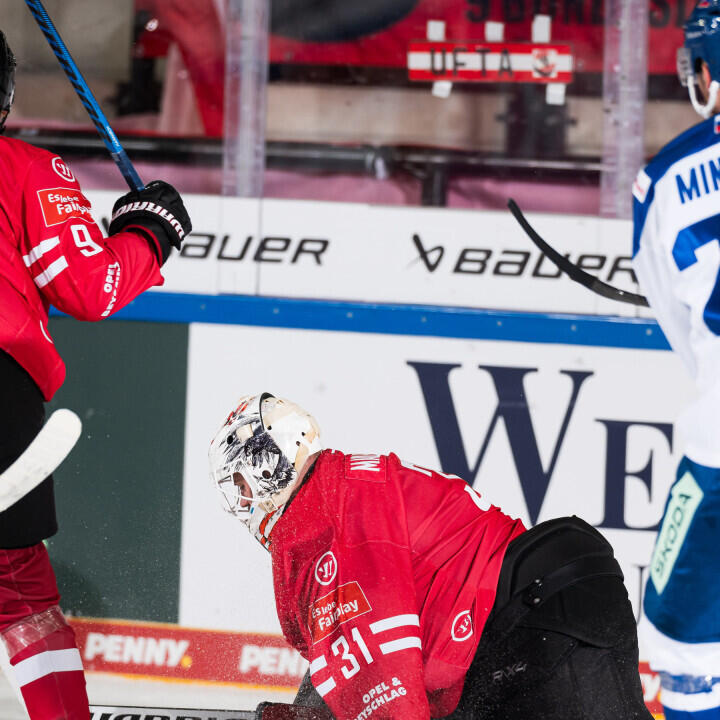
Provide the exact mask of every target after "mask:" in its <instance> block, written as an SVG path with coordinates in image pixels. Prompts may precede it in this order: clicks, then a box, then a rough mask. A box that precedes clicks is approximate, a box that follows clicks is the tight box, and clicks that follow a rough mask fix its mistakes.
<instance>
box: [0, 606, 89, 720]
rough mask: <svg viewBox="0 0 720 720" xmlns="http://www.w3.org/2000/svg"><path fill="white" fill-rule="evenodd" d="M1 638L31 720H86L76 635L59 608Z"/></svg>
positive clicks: (14, 627)
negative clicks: (5, 646)
mask: <svg viewBox="0 0 720 720" xmlns="http://www.w3.org/2000/svg"><path fill="white" fill-rule="evenodd" d="M3 637H4V640H5V644H6V645H7V648H8V655H9V656H10V664H11V665H12V666H13V670H14V673H15V679H16V681H17V683H18V685H19V686H20V691H21V692H22V696H23V699H24V700H25V705H26V707H27V710H28V713H29V714H30V718H31V720H89V717H90V711H89V709H88V698H87V692H86V690H85V675H84V673H83V666H82V660H81V659H80V653H79V651H78V649H77V645H76V644H75V633H74V632H73V629H72V628H71V627H70V626H69V625H68V624H67V622H66V621H65V618H64V616H63V614H62V612H61V610H60V608H59V607H57V606H54V607H51V608H49V609H48V610H46V611H45V612H43V613H38V614H36V615H31V616H30V617H28V618H25V619H24V620H21V621H20V622H17V623H15V624H14V625H11V626H10V627H9V628H8V629H7V630H6V631H5V632H4V633H3Z"/></svg>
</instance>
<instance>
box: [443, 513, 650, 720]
mask: <svg viewBox="0 0 720 720" xmlns="http://www.w3.org/2000/svg"><path fill="white" fill-rule="evenodd" d="M449 717H450V718H452V720H470V719H472V720H526V719H527V718H533V717H535V718H543V720H591V719H592V720H631V719H635V718H643V719H645V720H651V718H652V715H651V714H650V712H649V711H648V710H647V707H646V706H645V703H644V700H643V695H642V687H641V684H640V676H639V672H638V646H637V630H636V623H635V618H634V615H633V612H632V607H631V605H630V601H629V599H628V595H627V591H626V589H625V585H624V583H623V578H622V574H621V572H620V568H619V566H618V564H617V561H616V560H615V559H614V557H613V553H612V547H611V546H610V545H609V543H608V542H607V541H606V540H605V539H604V538H603V537H602V535H601V534H600V533H599V532H597V530H595V529H594V528H593V527H591V526H590V525H588V524H587V523H585V522H584V521H582V520H580V519H579V518H576V517H571V518H559V519H557V520H551V521H548V522H544V523H541V524H539V525H537V526H536V527H534V528H532V529H531V530H529V531H528V532H526V533H523V534H522V535H521V536H519V537H518V538H516V539H515V540H514V541H513V542H512V543H511V544H510V546H509V547H508V550H507V553H506V555H505V559H504V560H503V567H502V572H501V575H500V581H499V584H498V595H497V598H496V600H495V604H494V606H493V610H492V613H491V615H490V617H489V618H488V622H487V624H486V626H485V629H484V631H483V635H482V637H481V639H480V644H479V646H478V649H477V652H476V654H475V659H474V661H473V664H472V665H471V666H470V669H469V671H468V673H467V675H466V678H465V686H464V689H463V695H462V698H461V700H460V704H459V705H458V708H457V709H456V710H455V712H454V713H453V714H452V715H450V716H449Z"/></svg>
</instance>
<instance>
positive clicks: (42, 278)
mask: <svg viewBox="0 0 720 720" xmlns="http://www.w3.org/2000/svg"><path fill="white" fill-rule="evenodd" d="M67 266H68V261H67V260H66V259H65V256H64V255H61V256H60V257H59V258H58V259H57V260H54V261H53V262H51V263H50V265H48V267H47V270H44V271H43V272H41V273H40V274H39V275H36V276H35V277H34V278H33V281H34V282H35V284H36V285H37V286H38V287H39V288H44V287H45V286H46V285H47V284H48V283H49V282H51V281H52V280H54V279H55V278H56V277H57V276H58V275H59V274H60V273H61V272H62V271H63V270H65V268H67Z"/></svg>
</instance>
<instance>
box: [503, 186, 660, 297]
mask: <svg viewBox="0 0 720 720" xmlns="http://www.w3.org/2000/svg"><path fill="white" fill-rule="evenodd" d="M508 208H509V209H510V212H511V213H512V214H513V216H514V217H515V219H516V220H517V221H518V222H519V223H520V227H522V229H523V230H524V231H525V232H526V233H527V236H528V237H529V238H530V239H531V240H532V241H533V242H534V243H535V245H536V246H537V247H538V248H539V249H540V250H541V252H542V253H543V255H545V256H546V257H548V258H549V259H550V260H551V261H552V262H553V263H554V264H555V265H556V266H557V267H558V268H559V269H560V270H562V271H563V272H564V273H565V274H566V275H567V276H568V277H569V278H570V279H571V280H574V281H575V282H577V283H580V284H581V285H584V286H585V287H586V288H588V290H592V291H593V292H594V293H597V294H598V295H602V296H603V297H606V298H608V299H610V300H618V301H619V302H624V303H629V304H630V305H639V306H641V307H649V305H648V301H647V298H646V297H645V296H644V295H638V294H637V293H632V292H629V291H628V290H620V288H616V287H613V286H612V285H608V284H607V283H605V282H603V281H602V280H600V279H599V278H596V277H595V276H594V275H591V274H590V273H588V272H585V270H583V269H582V268H581V267H578V266H577V265H576V264H575V263H573V262H570V260H568V259H567V258H566V257H565V256H564V255H561V254H560V253H559V252H558V251H557V250H556V249H555V248H554V247H552V246H551V245H548V243H546V242H545V240H543V239H542V238H541V237H540V235H538V233H537V231H536V230H535V228H534V227H533V226H532V225H531V224H530V223H529V222H528V221H527V219H526V218H525V216H524V215H523V214H522V210H520V208H519V207H518V205H517V203H516V202H515V201H514V200H512V199H510V200H508Z"/></svg>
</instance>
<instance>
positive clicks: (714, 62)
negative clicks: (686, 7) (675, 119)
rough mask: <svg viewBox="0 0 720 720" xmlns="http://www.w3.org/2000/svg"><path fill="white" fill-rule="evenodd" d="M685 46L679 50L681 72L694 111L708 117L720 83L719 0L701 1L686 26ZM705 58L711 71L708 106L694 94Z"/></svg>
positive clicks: (679, 73)
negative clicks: (697, 76)
mask: <svg viewBox="0 0 720 720" xmlns="http://www.w3.org/2000/svg"><path fill="white" fill-rule="evenodd" d="M683 31H684V33H685V45H684V46H683V47H682V48H680V50H679V51H678V62H677V65H678V75H679V76H680V82H681V83H682V84H683V85H687V87H688V90H689V92H690V100H691V101H692V104H693V107H694V108H695V110H696V111H697V112H698V113H700V115H702V116H703V117H708V116H709V115H710V114H711V113H712V111H713V108H714V107H715V101H716V99H717V93H718V85H719V84H720V0H699V2H698V3H697V4H696V5H695V7H694V8H693V11H692V12H691V13H690V17H688V19H687V21H686V22H685V25H684V26H683ZM701 61H703V62H705V63H706V64H707V66H708V70H709V72H710V80H711V84H710V88H709V89H710V93H709V98H708V101H707V103H706V104H705V105H701V104H700V103H699V102H698V100H697V97H696V94H695V78H696V75H697V72H698V69H699V66H700V62H701Z"/></svg>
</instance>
